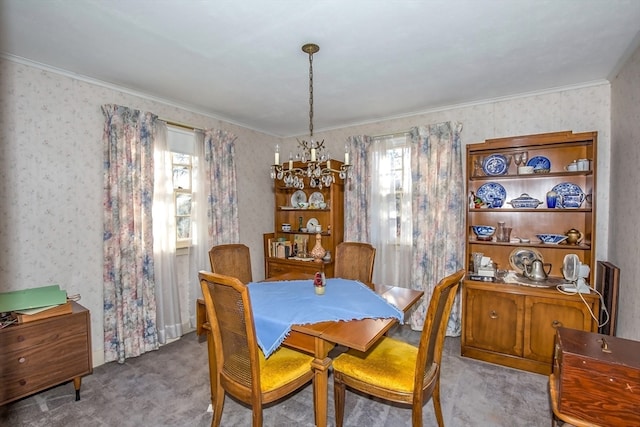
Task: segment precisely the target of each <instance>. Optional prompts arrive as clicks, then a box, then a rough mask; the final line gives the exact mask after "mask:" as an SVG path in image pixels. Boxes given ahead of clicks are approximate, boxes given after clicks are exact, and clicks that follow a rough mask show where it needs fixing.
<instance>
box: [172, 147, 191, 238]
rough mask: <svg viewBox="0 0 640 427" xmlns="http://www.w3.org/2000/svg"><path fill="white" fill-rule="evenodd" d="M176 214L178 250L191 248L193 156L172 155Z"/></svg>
mask: <svg viewBox="0 0 640 427" xmlns="http://www.w3.org/2000/svg"><path fill="white" fill-rule="evenodd" d="M171 158H172V169H173V196H174V200H175V212H176V248H185V247H188V246H191V196H192V194H191V189H192V188H193V187H192V175H191V166H192V156H190V155H188V154H183V153H175V152H172V153H171Z"/></svg>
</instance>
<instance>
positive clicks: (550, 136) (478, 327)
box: [461, 131, 600, 374]
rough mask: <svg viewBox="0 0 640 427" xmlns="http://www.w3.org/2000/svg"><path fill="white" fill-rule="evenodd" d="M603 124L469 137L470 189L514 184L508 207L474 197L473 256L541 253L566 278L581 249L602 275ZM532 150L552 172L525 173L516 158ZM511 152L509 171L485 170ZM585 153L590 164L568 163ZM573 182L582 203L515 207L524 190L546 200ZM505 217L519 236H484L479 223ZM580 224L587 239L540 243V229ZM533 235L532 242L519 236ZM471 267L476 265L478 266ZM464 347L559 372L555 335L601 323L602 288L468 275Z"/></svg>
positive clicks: (470, 221)
mask: <svg viewBox="0 0 640 427" xmlns="http://www.w3.org/2000/svg"><path fill="white" fill-rule="evenodd" d="M596 144H597V132H584V133H572V132H570V131H567V132H556V133H547V134H539V135H527V136H515V137H510V138H500V139H491V140H487V141H485V142H484V143H481V144H470V145H467V155H466V162H467V168H466V171H467V194H469V195H470V194H471V192H473V193H474V194H475V193H477V192H478V189H480V187H481V186H483V185H484V184H487V183H497V184H499V185H500V186H502V187H503V188H504V190H505V191H506V197H505V200H504V204H503V205H502V206H501V207H496V208H487V207H484V206H483V207H480V208H476V207H475V205H474V204H473V203H472V202H471V200H470V203H467V215H466V222H467V223H466V225H467V228H466V229H467V233H466V235H467V238H466V251H465V253H466V260H467V262H468V263H470V264H471V263H472V262H471V258H472V256H471V254H472V253H473V252H481V253H483V254H484V256H487V257H490V258H491V259H492V261H493V262H494V263H496V265H497V268H498V269H503V270H512V269H513V268H512V266H511V263H510V259H511V258H512V256H513V254H514V251H522V250H524V251H527V250H529V251H533V252H537V253H539V254H540V255H541V256H542V258H543V260H544V263H550V264H551V270H550V273H549V276H550V278H552V279H562V278H563V273H562V264H563V259H564V257H565V255H567V254H576V255H577V256H578V257H579V259H580V262H581V263H582V264H585V265H588V266H589V267H590V278H589V280H588V281H589V282H591V283H593V281H594V280H595V279H594V278H595V267H596V260H595V239H596V230H595V204H596V197H595V195H596V165H597V158H596V156H597V149H596ZM522 152H526V153H527V155H528V159H532V158H533V157H536V156H543V157H544V158H546V159H547V160H548V161H549V162H550V170H549V171H548V172H547V173H533V174H527V175H520V174H518V165H517V164H516V163H515V161H513V160H514V158H515V156H516V155H517V154H518V153H522ZM493 155H497V156H501V158H507V159H509V160H510V162H509V161H507V165H508V168H507V170H506V171H505V172H504V173H501V174H495V175H491V174H490V175H489V176H487V174H486V172H485V171H484V170H483V168H482V165H483V161H485V160H486V158H487V157H488V156H493ZM577 159H589V160H590V161H591V162H590V167H589V168H587V169H586V170H580V171H566V170H565V166H567V165H568V164H570V163H571V162H573V161H574V160H577ZM564 183H570V184H574V185H577V186H579V187H580V189H581V190H582V191H583V193H584V194H585V195H586V200H585V201H584V202H583V203H582V205H581V206H580V207H579V208H574V209H568V208H567V209H561V208H558V207H556V208H553V209H552V208H549V207H547V204H546V203H543V204H541V205H540V206H539V207H537V208H535V209H514V208H512V207H511V206H510V205H509V204H507V202H508V201H511V200H513V199H515V198H518V197H519V196H521V195H522V194H523V193H526V194H528V195H529V196H530V197H533V198H535V199H538V200H540V201H542V202H545V201H546V194H547V192H548V191H550V190H551V189H552V188H554V187H555V186H558V185H560V184H564ZM499 221H501V222H502V221H503V222H504V223H505V226H506V227H511V228H512V229H513V231H512V234H511V237H512V240H510V241H508V242H497V241H495V238H494V239H493V240H492V241H481V240H478V239H477V238H476V236H475V234H474V233H473V231H472V229H471V226H473V225H491V226H496V227H497V223H498V222H499ZM572 228H575V229H578V230H580V231H581V232H582V234H583V240H582V241H581V242H580V243H579V244H577V245H569V244H565V243H561V244H543V243H539V240H538V239H537V238H536V234H541V233H553V234H561V235H564V234H565V233H566V232H567V231H568V230H570V229H572ZM515 236H519V237H523V238H529V239H530V242H529V243H520V242H516V241H515V240H513V238H514V237H515ZM470 269H471V268H470ZM462 304H463V313H462V338H461V349H462V355H463V356H468V357H473V358H476V359H480V360H484V361H487V362H492V363H497V364H501V365H505V366H510V367H513V368H518V369H524V370H528V371H532V372H538V373H542V374H549V373H550V372H551V364H552V359H553V340H554V336H555V331H556V329H557V328H558V327H560V326H564V327H568V328H575V329H580V330H586V331H597V329H598V321H597V318H598V316H599V309H600V306H599V299H598V297H597V296H596V295H595V294H593V293H592V294H572V295H564V294H562V293H560V292H559V291H558V290H557V289H556V288H555V287H548V288H542V287H531V286H523V285H517V284H516V285H512V284H505V283H499V282H495V283H492V282H480V281H474V280H469V279H468V278H467V279H465V280H464V282H463V291H462Z"/></svg>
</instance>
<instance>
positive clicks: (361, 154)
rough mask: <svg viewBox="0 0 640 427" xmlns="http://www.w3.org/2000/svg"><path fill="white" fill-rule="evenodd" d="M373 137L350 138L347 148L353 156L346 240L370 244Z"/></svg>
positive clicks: (347, 193)
mask: <svg viewBox="0 0 640 427" xmlns="http://www.w3.org/2000/svg"><path fill="white" fill-rule="evenodd" d="M370 145H371V137H369V136H366V135H360V136H350V137H349V138H348V139H347V146H348V147H349V152H350V153H351V155H352V160H351V171H350V173H349V176H350V178H349V179H348V180H346V181H345V189H344V240H345V241H347V242H364V243H369V242H370V240H369V227H370V225H371V223H370V219H369V214H368V212H369V200H370V197H369V189H370V187H371V176H370V173H369V161H368V151H369V146H370Z"/></svg>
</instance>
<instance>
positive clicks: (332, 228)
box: [263, 160, 344, 278]
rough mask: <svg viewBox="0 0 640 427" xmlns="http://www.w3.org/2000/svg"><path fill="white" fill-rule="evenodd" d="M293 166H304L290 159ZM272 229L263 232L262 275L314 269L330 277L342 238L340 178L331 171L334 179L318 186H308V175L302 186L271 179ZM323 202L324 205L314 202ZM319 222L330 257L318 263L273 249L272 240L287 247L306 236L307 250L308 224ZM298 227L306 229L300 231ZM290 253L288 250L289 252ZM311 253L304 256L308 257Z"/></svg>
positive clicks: (311, 236) (334, 164) (311, 235)
mask: <svg viewBox="0 0 640 427" xmlns="http://www.w3.org/2000/svg"><path fill="white" fill-rule="evenodd" d="M331 164H332V167H334V168H339V167H340V165H342V163H341V162H339V161H337V160H331ZM293 166H294V167H299V168H305V165H304V164H303V163H302V162H294V165H293ZM274 201H275V203H274V232H273V233H266V234H264V236H263V239H264V269H265V271H264V273H265V278H269V277H273V276H278V275H281V274H284V273H290V272H300V273H307V274H314V273H315V272H317V271H321V272H324V273H325V275H326V276H327V277H333V265H334V260H333V257H334V255H335V253H336V252H335V249H336V246H337V245H338V243H340V242H342V240H343V239H344V181H343V180H342V179H340V178H339V176H338V174H337V173H336V174H335V182H334V183H333V184H332V185H330V186H329V187H324V186H323V187H322V189H318V188H314V187H311V185H310V183H309V178H305V179H304V188H303V189H301V190H299V189H297V188H291V187H286V186H285V185H284V184H283V182H282V181H281V180H274ZM299 201H304V202H306V203H310V205H309V206H307V207H300V206H298V202H299ZM319 201H322V203H325V204H326V206H324V208H322V207H320V206H318V203H321V202H319ZM283 224H290V225H291V230H290V231H284V230H283V227H282V226H283ZM312 224H319V225H320V226H321V227H322V231H321V232H320V235H321V244H322V247H323V248H324V249H325V250H327V251H329V252H330V253H331V260H330V261H328V262H327V261H324V262H321V263H318V262H315V261H302V260H300V259H292V258H291V257H283V256H282V254H279V253H277V251H274V250H273V246H272V245H273V242H275V241H283V242H290V244H291V246H293V244H294V243H295V239H296V236H297V237H298V239H300V238H301V237H302V238H305V237H306V238H308V243H307V247H306V248H298V249H299V250H300V249H302V250H304V249H306V252H307V254H308V253H310V252H311V250H312V249H313V247H314V245H315V243H316V235H317V234H318V233H317V232H315V231H312V230H310V229H309V228H310V227H307V226H308V225H309V226H310V225H312ZM301 228H307V231H306V232H303V231H302V230H301ZM289 255H290V253H289ZM310 256H311V255H308V257H310Z"/></svg>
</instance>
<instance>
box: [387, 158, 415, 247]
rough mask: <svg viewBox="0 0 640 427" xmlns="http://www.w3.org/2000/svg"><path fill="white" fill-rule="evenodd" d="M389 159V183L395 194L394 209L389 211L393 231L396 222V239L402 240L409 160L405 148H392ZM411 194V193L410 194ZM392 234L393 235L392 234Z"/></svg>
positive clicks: (393, 199)
mask: <svg viewBox="0 0 640 427" xmlns="http://www.w3.org/2000/svg"><path fill="white" fill-rule="evenodd" d="M387 158H388V161H389V181H390V184H391V188H390V189H391V193H392V194H393V196H394V197H393V198H392V201H394V202H395V203H393V207H392V208H391V209H390V210H389V213H390V215H389V216H390V218H389V219H390V220H391V224H390V225H391V230H393V228H394V227H393V225H394V224H393V223H394V222H395V237H396V239H398V242H399V240H400V236H401V235H402V220H403V215H402V210H403V209H402V204H403V202H405V201H406V200H405V195H406V194H405V193H406V191H407V190H409V189H408V188H405V179H404V177H405V173H410V171H409V164H408V163H409V159H407V158H405V150H404V149H403V148H391V149H388V150H387ZM409 194H410V193H409ZM390 234H392V233H390Z"/></svg>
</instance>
